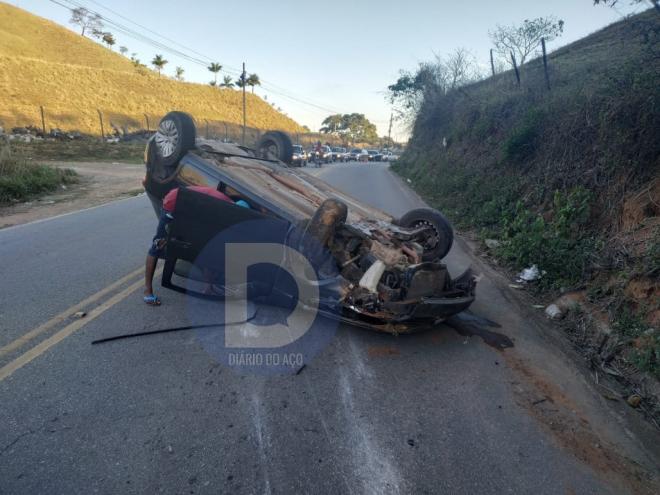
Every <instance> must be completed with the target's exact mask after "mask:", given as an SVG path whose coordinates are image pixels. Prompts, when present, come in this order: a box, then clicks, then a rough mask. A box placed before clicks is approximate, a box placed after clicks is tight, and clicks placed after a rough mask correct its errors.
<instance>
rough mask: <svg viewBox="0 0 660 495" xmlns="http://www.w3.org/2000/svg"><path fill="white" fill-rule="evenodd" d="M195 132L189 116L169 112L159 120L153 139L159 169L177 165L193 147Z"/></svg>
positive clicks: (182, 113)
mask: <svg viewBox="0 0 660 495" xmlns="http://www.w3.org/2000/svg"><path fill="white" fill-rule="evenodd" d="M196 137H197V131H196V129H195V123H194V122H193V119H192V117H191V116H190V115H188V114H187V113H184V112H170V113H168V114H167V115H165V117H163V118H162V119H161V120H160V123H159V124H158V130H157V131H156V134H154V137H153V145H154V151H155V158H156V161H157V162H158V165H159V166H160V167H165V168H166V167H171V166H173V165H176V164H177V163H179V160H181V158H183V155H185V154H186V153H187V152H188V151H189V150H190V149H192V148H194V147H195V139H196Z"/></svg>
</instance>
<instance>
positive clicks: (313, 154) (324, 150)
mask: <svg viewBox="0 0 660 495" xmlns="http://www.w3.org/2000/svg"><path fill="white" fill-rule="evenodd" d="M308 160H309V161H310V162H314V163H330V162H332V149H331V148H330V146H325V145H324V146H321V148H320V151H318V150H317V149H316V146H313V147H312V148H310V150H309V155H308Z"/></svg>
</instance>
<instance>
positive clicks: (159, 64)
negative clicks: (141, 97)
mask: <svg viewBox="0 0 660 495" xmlns="http://www.w3.org/2000/svg"><path fill="white" fill-rule="evenodd" d="M165 64H167V60H165V59H164V58H163V56H162V55H156V56H155V57H154V59H153V60H152V61H151V65H153V66H154V67H155V68H156V70H157V71H158V77H160V71H161V70H162V69H163V67H165Z"/></svg>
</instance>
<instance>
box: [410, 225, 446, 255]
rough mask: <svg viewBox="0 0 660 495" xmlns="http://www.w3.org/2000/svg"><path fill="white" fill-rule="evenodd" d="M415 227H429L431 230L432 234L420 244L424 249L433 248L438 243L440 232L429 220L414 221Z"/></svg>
mask: <svg viewBox="0 0 660 495" xmlns="http://www.w3.org/2000/svg"><path fill="white" fill-rule="evenodd" d="M415 227H429V228H431V230H433V236H431V237H428V238H427V239H426V242H424V245H423V246H422V247H423V248H424V250H427V249H435V248H436V247H437V246H438V244H440V232H438V229H436V228H435V225H433V224H432V223H431V222H429V221H426V220H420V221H419V222H416V223H415Z"/></svg>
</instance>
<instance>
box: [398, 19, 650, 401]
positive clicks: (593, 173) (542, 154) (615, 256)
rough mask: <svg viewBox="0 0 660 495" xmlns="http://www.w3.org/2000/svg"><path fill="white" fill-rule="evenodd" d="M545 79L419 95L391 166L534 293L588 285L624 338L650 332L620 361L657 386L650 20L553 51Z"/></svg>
mask: <svg viewBox="0 0 660 495" xmlns="http://www.w3.org/2000/svg"><path fill="white" fill-rule="evenodd" d="M549 67H550V83H551V90H550V91H548V90H547V89H546V87H545V79H544V74H543V64H542V61H541V60H538V59H537V60H532V61H531V62H529V63H528V64H525V66H524V67H523V68H522V72H521V77H522V85H521V87H520V88H519V87H518V86H517V85H516V83H515V77H514V75H513V73H512V72H511V71H508V72H505V73H501V74H497V75H496V76H495V77H491V78H488V79H486V80H484V81H480V82H478V83H475V84H472V85H469V86H466V87H464V88H460V89H459V90H455V91H450V92H449V93H445V92H443V91H436V92H430V93H429V94H428V95H427V96H426V98H425V101H424V103H423V106H422V108H421V111H420V113H419V115H418V116H417V118H416V121H415V124H414V129H413V135H412V139H411V142H410V145H409V148H408V150H407V151H406V153H405V154H404V155H403V156H402V158H401V160H400V161H399V163H398V164H397V165H396V168H397V170H398V171H399V173H401V174H402V175H404V176H406V177H409V178H410V179H411V181H412V182H413V184H414V185H415V187H416V188H417V189H418V190H419V191H420V192H421V193H422V194H423V195H424V196H425V197H426V198H427V200H428V201H429V202H430V203H432V204H434V205H435V206H437V207H438V208H440V209H442V210H444V212H445V213H446V214H447V215H448V216H450V217H451V218H452V220H453V221H454V222H455V223H457V224H458V225H459V226H462V227H466V228H468V229H471V230H473V231H477V232H478V233H479V234H480V235H481V236H482V239H483V238H486V237H488V238H491V239H495V240H497V241H498V242H495V243H493V242H490V243H489V244H490V245H491V246H495V247H494V248H493V250H494V252H495V254H496V255H497V256H498V257H499V258H500V259H501V260H504V261H506V262H508V263H509V264H510V266H511V268H512V269H515V270H519V269H521V268H524V267H529V266H530V265H532V264H536V265H537V266H538V268H539V269H540V270H543V271H545V272H546V273H545V275H544V277H543V278H542V279H541V281H540V283H539V284H540V285H541V286H543V287H544V288H545V289H547V290H548V292H546V295H551V294H553V293H556V292H555V291H557V292H558V291H559V289H560V288H561V289H564V290H567V289H584V287H586V291H583V292H580V293H579V297H584V298H586V299H587V300H588V301H589V302H590V303H592V304H595V305H597V306H598V308H599V309H600V310H601V311H602V314H603V315H604V318H605V319H607V318H609V319H610V321H611V322H612V324H613V327H614V328H616V329H618V330H619V331H620V333H621V334H622V335H623V336H622V337H621V338H622V339H623V338H628V339H634V338H639V339H642V337H640V335H641V334H642V333H643V331H644V330H646V329H648V328H649V326H652V327H655V328H656V331H655V333H654V334H648V335H650V336H649V337H648V338H647V337H643V339H642V340H638V341H635V342H636V345H638V349H637V350H635V351H634V352H633V351H631V352H633V354H634V357H633V358H632V359H637V360H638V362H639V363H641V365H642V367H645V368H646V369H651V370H654V371H655V372H656V373H658V376H660V334H658V330H660V140H659V139H658V136H659V135H660V85H659V84H658V75H659V74H660V15H658V14H657V13H656V12H654V11H652V10H651V11H647V12H645V13H642V14H640V15H637V16H634V17H632V18H631V19H628V20H625V21H621V22H618V23H616V24H613V25H612V26H609V27H607V28H605V29H603V30H601V31H599V32H597V33H594V34H593V35H591V36H588V37H586V38H584V39H582V40H580V41H578V42H576V43H573V44H570V45H568V46H566V47H564V48H561V49H560V50H557V51H556V52H554V53H553V54H551V56H550V57H549ZM645 335H646V334H645ZM653 335H655V337H653ZM644 339H646V340H644ZM640 342H641V343H640ZM659 411H660V409H659Z"/></svg>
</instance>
